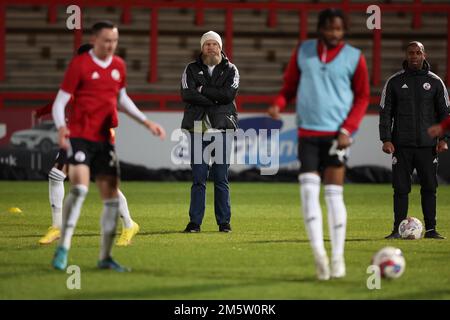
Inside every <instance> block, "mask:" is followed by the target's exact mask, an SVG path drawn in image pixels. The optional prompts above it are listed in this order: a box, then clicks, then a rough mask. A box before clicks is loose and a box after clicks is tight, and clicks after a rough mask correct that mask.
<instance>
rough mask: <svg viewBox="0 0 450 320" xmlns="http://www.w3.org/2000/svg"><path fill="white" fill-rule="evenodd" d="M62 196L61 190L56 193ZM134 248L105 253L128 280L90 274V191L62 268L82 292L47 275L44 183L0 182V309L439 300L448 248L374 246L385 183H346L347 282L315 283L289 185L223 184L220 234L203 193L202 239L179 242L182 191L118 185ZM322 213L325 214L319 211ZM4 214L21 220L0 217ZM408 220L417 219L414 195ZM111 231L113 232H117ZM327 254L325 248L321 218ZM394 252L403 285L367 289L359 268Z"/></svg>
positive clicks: (442, 226) (94, 251)
mask: <svg viewBox="0 0 450 320" xmlns="http://www.w3.org/2000/svg"><path fill="white" fill-rule="evenodd" d="M66 187H67V184H66ZM121 189H122V191H123V192H124V194H125V195H126V197H127V199H128V203H129V207H130V210H131V214H132V217H133V218H134V220H135V221H136V222H138V223H139V224H140V226H141V232H140V233H139V234H138V236H136V238H135V239H134V243H133V244H132V245H131V246H129V247H125V248H115V249H114V251H113V253H114V257H115V258H116V259H117V260H118V261H119V262H120V263H122V264H124V265H126V266H130V267H131V268H132V269H133V270H132V272H131V273H128V274H119V273H114V272H113V271H100V270H97V269H96V268H95V266H96V262H97V257H98V251H99V242H100V236H99V230H100V227H99V224H100V222H99V221H100V212H101V202H100V199H99V196H98V193H97V191H96V188H95V186H94V185H92V186H91V190H90V193H89V195H88V197H87V199H86V201H85V204H84V207H83V211H82V214H81V218H80V220H79V223H78V226H77V229H76V233H75V236H74V238H73V241H72V249H71V251H70V256H69V265H78V266H79V267H80V268H81V290H69V289H67V286H66V281H67V279H68V277H69V276H70V275H69V274H67V273H65V272H61V271H56V270H53V269H52V268H51V266H50V262H51V259H52V256H53V252H54V250H55V244H52V245H49V246H40V245H38V239H39V238H40V237H41V236H42V235H43V234H44V233H45V231H46V229H47V227H48V226H49V224H50V221H51V214H50V208H49V204H48V185H47V182H9V181H2V182H0V299H165V300H172V299H449V298H450V267H449V265H450V264H449V263H450V245H449V240H442V241H439V240H428V239H421V240H415V241H408V240H391V241H388V240H384V239H383V238H384V236H385V235H387V234H388V233H389V232H390V231H391V224H392V219H393V215H392V189H391V186H389V185H347V186H346V188H345V200H346V203H347V210H348V227H347V239H348V240H347V243H346V263H347V277H345V278H344V279H340V280H331V281H327V282H318V281H316V280H315V271H314V264H313V260H312V253H311V250H310V246H309V242H308V240H307V236H306V233H305V230H304V226H303V220H302V218H301V215H300V210H299V195H298V194H299V192H298V186H297V185H296V184H287V183H286V184H283V183H232V184H231V200H232V221H231V224H232V227H233V232H232V233H230V234H224V233H219V232H218V230H217V226H216V223H215V219H214V212H213V209H214V206H213V188H212V183H209V185H208V196H207V209H206V214H205V220H204V223H203V225H202V232H201V233H199V234H184V233H181V231H182V230H183V229H184V227H185V225H186V223H187V222H188V209H189V192H190V184H189V183H156V182H139V183H138V182H124V183H122V185H121ZM322 206H323V212H324V213H326V208H325V206H324V202H323V201H322ZM9 207H19V208H20V209H21V210H22V211H23V212H22V213H19V214H13V213H8V212H7V209H8V208H9ZM449 212H450V188H449V187H447V186H441V187H440V188H439V190H438V231H439V232H440V233H442V234H443V235H445V236H447V237H448V236H450V215H449ZM410 215H411V216H415V217H417V218H419V219H420V220H422V221H423V217H422V213H421V209H420V194H419V191H418V187H417V186H415V187H414V188H413V193H412V194H411V197H410ZM119 229H120V228H119ZM324 232H325V237H326V247H327V249H328V252H329V250H330V242H329V241H328V227H327V225H326V214H324ZM388 245H389V246H390V245H392V246H396V247H399V248H401V249H402V251H403V253H404V256H405V258H406V271H405V273H404V275H403V276H402V277H401V278H400V279H397V280H394V281H386V280H383V281H382V283H381V289H380V290H369V289H367V286H366V281H367V278H368V276H369V274H367V273H366V269H367V267H368V266H369V264H370V260H371V257H372V255H373V254H374V253H375V252H376V251H377V250H379V249H381V248H382V247H384V246H388Z"/></svg>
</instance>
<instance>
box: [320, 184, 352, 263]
mask: <svg viewBox="0 0 450 320" xmlns="http://www.w3.org/2000/svg"><path fill="white" fill-rule="evenodd" d="M343 191H344V187H343V186H339V185H333V184H329V185H326V186H325V201H326V203H327V209H328V227H329V230H330V238H331V248H332V253H333V258H334V259H337V258H339V257H342V256H343V255H344V245H345V230H346V227H347V209H346V208H345V204H344V196H343Z"/></svg>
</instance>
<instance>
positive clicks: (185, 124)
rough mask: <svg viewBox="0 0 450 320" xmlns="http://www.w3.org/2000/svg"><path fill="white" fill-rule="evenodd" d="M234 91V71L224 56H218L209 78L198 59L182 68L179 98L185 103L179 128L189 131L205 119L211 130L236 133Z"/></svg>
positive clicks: (235, 84) (237, 83)
mask: <svg viewBox="0 0 450 320" xmlns="http://www.w3.org/2000/svg"><path fill="white" fill-rule="evenodd" d="M200 87H201V91H200V92H199V91H198V88H200ZM238 88H239V72H238V69H237V68H236V66H235V65H234V64H232V63H231V62H230V61H229V60H228V59H227V58H226V56H225V54H223V53H222V61H221V62H220V63H219V64H218V65H217V66H216V67H215V68H214V70H213V73H212V76H210V75H209V73H208V67H207V66H206V65H205V64H204V63H203V61H202V59H201V55H200V56H199V57H198V58H197V60H196V61H194V62H191V63H189V64H188V65H187V66H186V68H185V70H184V72H183V75H182V77H181V97H182V99H183V101H184V102H185V103H186V106H185V109H184V116H183V121H182V123H181V128H182V129H186V130H189V131H192V130H193V129H194V121H202V120H203V119H204V117H205V115H208V118H209V121H210V123H211V126H212V128H214V129H220V130H226V129H233V130H236V129H237V128H238V118H237V111H236V104H235V97H236V95H237V92H238Z"/></svg>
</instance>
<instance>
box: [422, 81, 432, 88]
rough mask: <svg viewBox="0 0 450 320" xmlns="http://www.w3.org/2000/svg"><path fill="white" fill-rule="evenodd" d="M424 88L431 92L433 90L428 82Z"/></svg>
mask: <svg viewBox="0 0 450 320" xmlns="http://www.w3.org/2000/svg"><path fill="white" fill-rule="evenodd" d="M423 88H424V89H425V90H430V89H431V84H429V83H428V82H425V83H424V84H423Z"/></svg>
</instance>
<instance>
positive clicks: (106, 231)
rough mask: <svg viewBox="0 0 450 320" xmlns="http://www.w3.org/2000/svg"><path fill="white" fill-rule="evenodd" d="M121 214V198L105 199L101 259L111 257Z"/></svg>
mask: <svg viewBox="0 0 450 320" xmlns="http://www.w3.org/2000/svg"><path fill="white" fill-rule="evenodd" d="M118 215H119V198H112V199H107V200H104V201H103V214H102V220H101V224H102V240H101V244H100V260H103V259H106V258H109V257H111V251H112V246H113V242H114V237H115V236H116V227H117V217H118Z"/></svg>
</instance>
